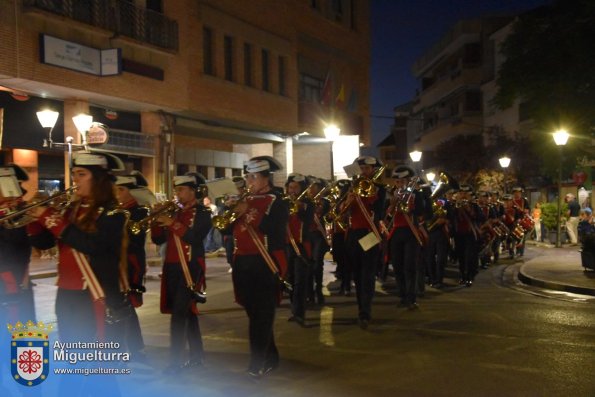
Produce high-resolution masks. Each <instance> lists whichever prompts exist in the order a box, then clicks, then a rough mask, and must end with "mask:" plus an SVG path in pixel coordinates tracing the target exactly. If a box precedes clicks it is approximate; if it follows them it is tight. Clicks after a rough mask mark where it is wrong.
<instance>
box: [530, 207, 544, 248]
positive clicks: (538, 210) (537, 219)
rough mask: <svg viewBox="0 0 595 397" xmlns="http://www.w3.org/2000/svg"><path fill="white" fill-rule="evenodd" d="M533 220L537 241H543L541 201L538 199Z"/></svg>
mask: <svg viewBox="0 0 595 397" xmlns="http://www.w3.org/2000/svg"><path fill="white" fill-rule="evenodd" d="M532 215H533V222H534V228H533V230H535V241H540V242H543V238H542V236H543V234H542V233H541V203H540V202H539V201H538V202H536V203H535V207H533V214H532Z"/></svg>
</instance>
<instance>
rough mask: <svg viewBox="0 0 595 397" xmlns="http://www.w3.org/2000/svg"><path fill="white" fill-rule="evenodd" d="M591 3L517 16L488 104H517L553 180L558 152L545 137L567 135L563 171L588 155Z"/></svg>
mask: <svg viewBox="0 0 595 397" xmlns="http://www.w3.org/2000/svg"><path fill="white" fill-rule="evenodd" d="M594 38H595V2H593V1H592V0H572V1H567V0H556V1H554V3H553V4H551V5H549V6H544V7H540V8H538V9H535V10H533V11H530V12H528V13H526V14H523V15H521V16H520V17H519V18H518V20H517V21H516V22H515V23H514V26H513V31H512V33H511V34H510V35H509V36H508V38H507V39H506V40H505V42H504V43H503V45H502V47H501V51H502V54H503V55H504V56H505V58H506V59H505V61H504V62H503V64H502V66H501V68H500V70H499V71H498V77H497V84H498V93H497V95H496V97H495V98H494V103H495V104H496V105H497V106H498V107H499V108H501V109H505V108H508V107H510V106H511V105H512V104H513V103H514V101H515V100H517V99H518V100H520V102H521V103H522V104H523V108H524V110H525V109H526V110H527V111H528V112H529V116H530V117H531V118H532V119H533V121H534V123H535V129H534V133H533V134H531V136H530V137H528V141H527V142H528V143H529V144H531V145H532V146H533V150H535V152H537V153H540V157H541V158H542V159H543V162H542V163H543V171H544V172H545V173H547V174H549V175H555V171H556V170H557V168H558V161H557V160H558V153H556V150H557V148H556V147H555V145H554V143H553V140H552V138H551V136H550V135H549V134H550V133H551V132H553V131H555V130H557V129H559V128H561V127H564V128H566V129H567V130H568V131H569V132H570V133H571V135H572V138H571V139H570V140H569V142H568V145H567V147H565V148H564V153H565V154H566V156H565V159H566V161H565V167H564V171H565V172H567V171H570V169H571V168H573V167H574V165H575V164H574V163H575V161H573V160H575V159H576V158H578V157H581V156H583V155H585V154H587V155H589V154H591V155H592V154H593V153H592V152H591V151H592V149H591V134H592V133H593V132H594V128H595V111H593V109H594V108H595V73H594V71H595V45H593V40H594Z"/></svg>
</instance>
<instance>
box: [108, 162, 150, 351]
mask: <svg viewBox="0 0 595 397" xmlns="http://www.w3.org/2000/svg"><path fill="white" fill-rule="evenodd" d="M115 185H116V196H117V198H118V201H119V202H120V206H121V207H122V208H124V209H125V210H126V211H128V212H129V213H130V222H138V221H140V220H142V219H144V218H146V217H147V216H148V215H149V209H148V208H147V207H146V206H141V205H140V204H139V203H138V201H137V199H136V198H135V197H134V196H133V194H132V193H131V192H132V191H138V190H140V189H142V188H146V187H147V186H148V183H147V180H146V179H145V178H144V177H143V176H142V174H140V173H139V172H137V173H134V174H131V175H118V176H117V177H116V182H115ZM146 236H147V231H146V230H144V229H141V230H137V231H135V232H132V231H131V230H130V228H129V229H128V252H127V259H128V263H127V264H128V272H127V278H128V285H129V287H130V290H129V291H128V299H129V300H130V303H131V304H132V307H133V308H134V309H133V310H131V315H130V317H129V318H128V321H127V323H126V344H127V347H128V350H129V351H130V352H131V353H132V357H133V358H135V359H139V358H141V359H142V358H143V357H144V353H143V352H142V350H143V349H144V348H145V343H144V341H143V335H142V333H141V328H140V323H139V321H138V315H137V314H136V310H135V309H136V308H137V307H141V306H142V304H143V293H144V292H145V287H144V281H145V273H146V271H147V262H146V255H145V240H146Z"/></svg>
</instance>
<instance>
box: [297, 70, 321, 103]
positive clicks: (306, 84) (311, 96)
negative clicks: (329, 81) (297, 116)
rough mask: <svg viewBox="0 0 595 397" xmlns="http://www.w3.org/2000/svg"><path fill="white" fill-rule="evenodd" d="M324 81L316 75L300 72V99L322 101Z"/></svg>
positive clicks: (313, 101) (314, 101)
mask: <svg viewBox="0 0 595 397" xmlns="http://www.w3.org/2000/svg"><path fill="white" fill-rule="evenodd" d="M323 86H324V81H323V80H322V79H318V78H316V77H313V76H310V75H307V74H300V101H303V102H312V103H320V97H321V95H322V87H323Z"/></svg>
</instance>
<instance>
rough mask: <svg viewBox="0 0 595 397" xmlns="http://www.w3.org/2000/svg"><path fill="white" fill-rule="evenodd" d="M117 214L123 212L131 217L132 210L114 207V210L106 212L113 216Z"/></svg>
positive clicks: (127, 217) (127, 216)
mask: <svg viewBox="0 0 595 397" xmlns="http://www.w3.org/2000/svg"><path fill="white" fill-rule="evenodd" d="M116 214H122V215H124V216H125V217H126V219H129V218H130V212H129V211H128V210H125V209H123V208H114V209H113V210H109V211H107V212H106V213H105V215H107V216H113V215H116Z"/></svg>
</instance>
